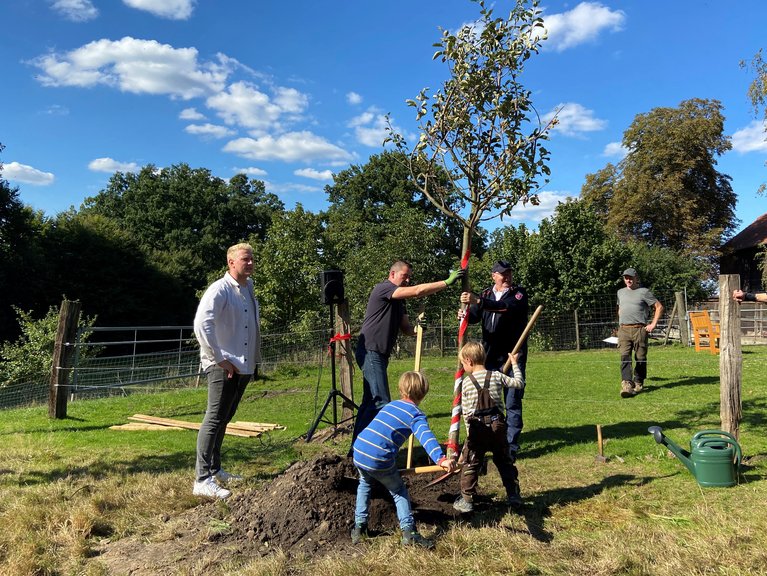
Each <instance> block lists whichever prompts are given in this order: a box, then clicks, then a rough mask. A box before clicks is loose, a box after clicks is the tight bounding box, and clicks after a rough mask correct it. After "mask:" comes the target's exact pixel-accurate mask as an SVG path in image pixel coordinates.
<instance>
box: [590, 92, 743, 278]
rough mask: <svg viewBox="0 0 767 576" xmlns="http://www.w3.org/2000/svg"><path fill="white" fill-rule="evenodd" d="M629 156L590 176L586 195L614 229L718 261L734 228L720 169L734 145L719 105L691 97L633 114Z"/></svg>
mask: <svg viewBox="0 0 767 576" xmlns="http://www.w3.org/2000/svg"><path fill="white" fill-rule="evenodd" d="M623 146H624V148H626V150H628V153H627V155H626V157H625V158H624V159H623V160H622V161H621V162H619V163H618V165H617V166H613V165H611V164H608V166H607V167H606V168H604V169H603V170H601V171H599V172H597V173H596V174H591V175H589V176H587V178H586V183H585V184H584V186H583V188H582V189H581V197H582V198H583V199H584V200H585V201H586V202H588V203H590V204H592V205H593V206H594V207H595V209H596V210H597V212H598V213H600V214H601V215H603V217H604V218H605V222H606V224H607V227H608V229H609V230H610V231H612V232H614V233H615V234H617V235H618V236H619V237H622V238H624V239H626V240H632V239H637V240H642V241H645V242H647V243H648V244H649V245H651V246H656V247H665V248H671V249H673V250H676V251H678V252H680V253H682V254H685V255H688V256H691V257H696V258H701V259H704V260H707V261H709V262H711V263H713V261H714V259H715V258H716V256H717V251H718V249H719V247H720V246H721V244H722V242H723V240H726V239H727V237H728V236H729V235H730V234H731V233H732V232H733V230H734V229H735V226H736V225H737V220H736V218H735V201H736V195H735V193H734V192H733V190H732V186H731V185H730V180H731V178H730V177H729V176H727V175H726V174H722V173H720V172H719V171H718V170H717V169H716V165H717V157H718V156H720V155H721V154H723V153H724V152H726V151H727V150H730V148H732V144H731V143H730V139H729V137H728V136H725V134H724V116H723V115H722V105H721V104H720V103H719V102H718V101H716V100H701V99H692V100H686V101H684V102H682V103H681V104H680V105H679V107H677V108H655V109H653V110H651V111H650V112H648V113H646V114H639V115H638V116H636V118H635V119H634V121H633V122H632V123H631V126H630V127H629V128H628V130H626V132H625V133H624V135H623Z"/></svg>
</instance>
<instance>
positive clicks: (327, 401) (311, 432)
mask: <svg viewBox="0 0 767 576" xmlns="http://www.w3.org/2000/svg"><path fill="white" fill-rule="evenodd" d="M331 402H335V394H334V390H331V391H330V392H329V393H328V397H327V398H326V399H325V404H323V406H322V410H320V413H319V415H318V416H317V419H316V420H315V421H314V424H312V427H311V428H309V431H308V432H307V433H306V441H307V442H309V441H310V440H311V439H312V436H314V432H315V431H316V430H317V426H319V424H320V422H321V421H322V417H323V416H324V415H325V410H327V409H328V406H330V403H331Z"/></svg>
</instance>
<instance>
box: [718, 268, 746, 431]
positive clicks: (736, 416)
mask: <svg viewBox="0 0 767 576" xmlns="http://www.w3.org/2000/svg"><path fill="white" fill-rule="evenodd" d="M739 287H740V276H739V275H738V274H726V275H721V276H719V328H720V337H719V350H720V352H719V378H720V387H719V400H720V407H719V417H720V419H721V421H722V430H724V431H725V432H729V433H730V434H732V435H733V436H734V437H735V438H738V437H739V432H740V420H741V416H742V412H741V408H742V406H741V398H740V388H741V378H742V367H743V355H742V353H741V348H740V309H739V304H738V303H737V302H735V301H734V300H733V299H732V296H731V294H732V292H733V290H737V289H738V288H739Z"/></svg>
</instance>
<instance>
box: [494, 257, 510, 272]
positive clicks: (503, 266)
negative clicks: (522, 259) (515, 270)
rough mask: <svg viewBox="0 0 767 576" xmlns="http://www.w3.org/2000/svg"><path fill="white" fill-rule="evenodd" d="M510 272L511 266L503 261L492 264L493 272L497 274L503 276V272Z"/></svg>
mask: <svg viewBox="0 0 767 576" xmlns="http://www.w3.org/2000/svg"><path fill="white" fill-rule="evenodd" d="M509 270H511V266H509V263H508V262H506V261H505V260H498V262H496V263H495V264H493V272H498V273H499V274H503V273H504V272H508V271H509Z"/></svg>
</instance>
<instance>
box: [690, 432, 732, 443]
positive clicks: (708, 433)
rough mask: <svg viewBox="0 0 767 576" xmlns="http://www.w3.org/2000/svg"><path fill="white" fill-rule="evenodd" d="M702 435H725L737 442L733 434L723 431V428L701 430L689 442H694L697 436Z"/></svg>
mask: <svg viewBox="0 0 767 576" xmlns="http://www.w3.org/2000/svg"><path fill="white" fill-rule="evenodd" d="M704 436H726V437H727V438H729V439H730V440H732V442H733V443H735V444H737V443H738V441H737V440H735V436H733V435H732V434H730V433H729V432H725V431H724V430H701V431H700V432H697V433H696V434H695V435H694V436H693V437H692V440H690V442H695V441H696V440H698V439H699V438H702V437H704Z"/></svg>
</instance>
